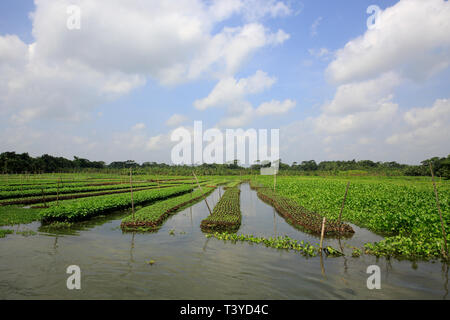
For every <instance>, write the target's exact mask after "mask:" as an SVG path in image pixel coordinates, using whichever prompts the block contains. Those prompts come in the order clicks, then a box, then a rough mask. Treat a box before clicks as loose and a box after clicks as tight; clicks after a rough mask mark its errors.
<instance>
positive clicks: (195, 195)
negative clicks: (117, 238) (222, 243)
mask: <svg viewBox="0 0 450 320" xmlns="http://www.w3.org/2000/svg"><path fill="white" fill-rule="evenodd" d="M214 189H215V188H208V187H206V189H203V190H200V189H197V190H195V191H194V192H192V193H188V194H183V195H181V196H177V197H174V198H170V199H167V200H164V201H159V202H156V203H155V204H152V205H150V206H147V207H144V208H142V209H140V210H138V211H136V213H135V216H134V218H133V216H132V215H130V216H128V217H126V218H125V219H123V220H122V223H121V224H120V227H121V228H122V230H123V231H154V230H157V229H159V227H160V226H161V225H162V224H163V223H164V221H165V220H166V219H167V218H168V217H169V216H170V215H173V214H175V213H176V212H178V211H180V210H181V209H184V208H186V207H189V206H191V205H193V204H194V203H196V202H199V201H201V200H203V199H204V198H205V197H207V196H208V195H209V194H210V193H211V192H213V191H214Z"/></svg>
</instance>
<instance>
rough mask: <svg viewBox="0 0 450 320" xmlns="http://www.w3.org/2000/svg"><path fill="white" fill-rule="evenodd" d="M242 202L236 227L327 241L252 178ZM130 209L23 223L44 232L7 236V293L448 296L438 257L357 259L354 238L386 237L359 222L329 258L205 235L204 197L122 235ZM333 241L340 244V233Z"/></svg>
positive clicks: (2, 255) (3, 284) (1, 272)
mask: <svg viewBox="0 0 450 320" xmlns="http://www.w3.org/2000/svg"><path fill="white" fill-rule="evenodd" d="M220 192H221V193H222V194H223V190H221V191H220ZM218 199H219V190H216V191H214V192H213V193H212V194H211V195H210V196H209V197H208V199H207V200H208V203H209V204H210V206H211V207H213V206H214V205H215V204H216V203H217V201H218ZM241 209H242V215H243V217H242V226H241V228H240V230H239V232H238V233H245V234H254V235H258V236H266V237H269V236H274V235H288V236H289V237H291V238H295V239H298V240H306V241H309V242H310V243H318V242H319V239H318V238H317V237H315V236H312V235H309V234H305V233H303V232H300V231H298V230H297V229H295V228H293V227H292V226H290V225H289V224H287V223H286V222H285V221H284V219H283V218H281V217H280V216H279V215H278V214H277V213H276V212H275V211H274V210H273V208H272V207H270V206H268V205H266V204H265V203H263V202H261V201H260V200H259V199H258V198H257V195H256V192H254V191H252V190H250V188H249V186H248V185H246V184H244V185H242V186H241ZM126 214H127V213H123V212H122V213H121V212H118V213H116V214H112V215H108V216H106V217H100V218H97V219H94V220H91V221H89V222H85V223H82V224H79V225H77V227H76V228H72V229H71V230H70V231H66V232H60V233H59V234H57V233H48V232H46V230H45V229H44V228H42V227H40V223H39V222H35V223H32V224H29V225H26V226H20V229H21V230H25V229H31V230H34V231H36V232H38V234H37V235H32V236H29V237H24V236H22V235H8V236H7V237H6V238H5V239H0V298H1V299H448V292H447V288H448V285H447V283H448V281H447V278H446V275H447V276H448V271H447V273H445V272H443V270H442V269H443V266H442V264H441V263H439V262H436V263H432V262H417V263H413V262H411V261H397V260H394V259H391V260H386V259H384V258H380V259H377V258H375V257H372V256H365V255H363V256H362V257H360V258H352V257H351V251H352V249H350V248H348V247H347V246H346V245H351V246H357V247H360V246H361V245H362V244H363V243H364V242H365V241H377V240H379V239H381V237H379V236H377V235H375V234H373V233H371V232H369V231H367V230H365V229H361V228H358V227H356V226H353V227H354V229H355V231H356V233H355V235H354V236H353V237H352V238H351V239H346V240H341V244H342V246H343V247H344V251H345V252H346V254H347V256H346V257H340V258H327V257H324V258H323V259H321V258H320V257H314V258H305V257H303V256H301V255H300V254H298V253H295V252H292V251H291V252H289V251H285V250H277V249H272V248H266V247H265V246H263V245H252V244H248V243H236V244H233V243H230V242H224V241H220V240H217V239H214V238H206V237H205V234H204V233H202V232H201V230H200V227H199V225H200V222H201V220H202V219H204V218H205V217H207V215H208V214H209V212H208V209H207V207H206V205H205V203H204V202H200V203H197V204H196V205H194V206H192V207H191V208H188V209H185V210H184V211H181V212H179V213H177V214H176V215H175V216H173V217H171V218H170V219H169V220H167V221H166V223H165V224H164V225H163V226H162V228H161V229H160V230H159V231H158V232H156V233H146V234H132V233H128V234H123V233H122V231H121V230H120V228H119V225H120V221H121V219H122V218H123V217H124V216H125V215H126ZM10 228H11V227H10ZM13 228H14V229H17V228H18V227H17V226H15V227H13ZM171 230H174V232H175V234H174V235H171V234H170V231H171ZM325 243H326V245H332V246H334V247H335V248H339V243H338V241H337V240H328V239H326V240H325ZM149 260H154V261H155V263H154V264H153V265H150V264H148V263H147V262H148V261H149ZM74 264H75V265H78V266H80V268H81V290H68V289H67V287H66V280H67V277H68V276H69V275H68V274H66V268H67V266H69V265H74ZM373 264H376V265H378V266H379V267H380V268H381V289H380V290H369V289H367V286H366V281H367V278H368V276H369V274H367V273H366V270H367V267H368V266H369V265H373Z"/></svg>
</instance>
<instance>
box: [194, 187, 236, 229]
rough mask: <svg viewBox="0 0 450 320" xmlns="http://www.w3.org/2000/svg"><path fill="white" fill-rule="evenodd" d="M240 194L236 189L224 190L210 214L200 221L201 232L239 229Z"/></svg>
mask: <svg viewBox="0 0 450 320" xmlns="http://www.w3.org/2000/svg"><path fill="white" fill-rule="evenodd" d="M240 193H241V191H240V190H239V189H238V188H237V187H234V188H228V189H226V191H225V192H224V194H223V196H222V198H220V200H219V202H218V203H217V204H216V206H215V207H214V209H213V211H212V213H211V214H210V215H209V216H208V217H207V218H206V219H204V220H202V222H201V224H200V228H201V229H202V230H203V231H222V230H228V231H233V230H237V229H239V227H240V226H241V208H240V201H239V196H240Z"/></svg>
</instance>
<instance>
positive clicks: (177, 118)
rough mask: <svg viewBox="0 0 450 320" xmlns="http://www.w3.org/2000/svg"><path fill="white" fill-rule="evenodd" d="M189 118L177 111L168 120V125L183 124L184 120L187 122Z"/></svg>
mask: <svg viewBox="0 0 450 320" xmlns="http://www.w3.org/2000/svg"><path fill="white" fill-rule="evenodd" d="M187 120H188V118H187V117H186V116H183V115H182V114H178V113H176V114H174V115H172V116H171V117H170V118H169V119H168V120H167V121H166V125H167V126H169V127H176V126H179V125H180V124H182V123H183V122H186V121H187Z"/></svg>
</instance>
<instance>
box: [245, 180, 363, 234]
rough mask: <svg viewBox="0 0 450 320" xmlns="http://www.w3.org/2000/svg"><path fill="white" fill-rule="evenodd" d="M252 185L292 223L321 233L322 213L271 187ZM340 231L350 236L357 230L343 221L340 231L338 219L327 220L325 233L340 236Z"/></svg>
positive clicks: (259, 195)
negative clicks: (305, 206)
mask: <svg viewBox="0 0 450 320" xmlns="http://www.w3.org/2000/svg"><path fill="white" fill-rule="evenodd" d="M250 187H251V188H252V189H256V190H257V194H258V197H259V198H260V199H261V200H262V201H264V202H265V203H267V204H269V205H271V206H272V207H274V208H275V210H276V211H277V212H278V213H279V214H280V215H281V216H282V217H283V218H284V219H286V220H287V222H288V223H290V224H291V225H293V226H295V227H298V228H300V229H302V230H305V231H308V232H310V233H314V234H320V233H321V230H322V221H323V217H322V216H321V215H320V214H318V213H316V212H312V211H309V210H308V209H306V208H304V207H302V206H300V205H299V204H297V203H296V202H295V201H294V200H292V199H289V198H286V197H283V196H280V195H279V194H277V193H276V192H275V191H273V190H272V189H270V188H266V187H259V186H258V185H256V184H255V183H250ZM339 233H340V235H341V236H344V237H346V236H347V237H348V236H352V235H353V234H354V233H355V231H354V230H353V228H352V227H351V226H350V225H348V224H345V223H342V224H341V226H340V232H339V224H338V223H337V222H336V221H330V220H326V223H325V230H324V235H325V236H328V237H332V236H338V235H339Z"/></svg>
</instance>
